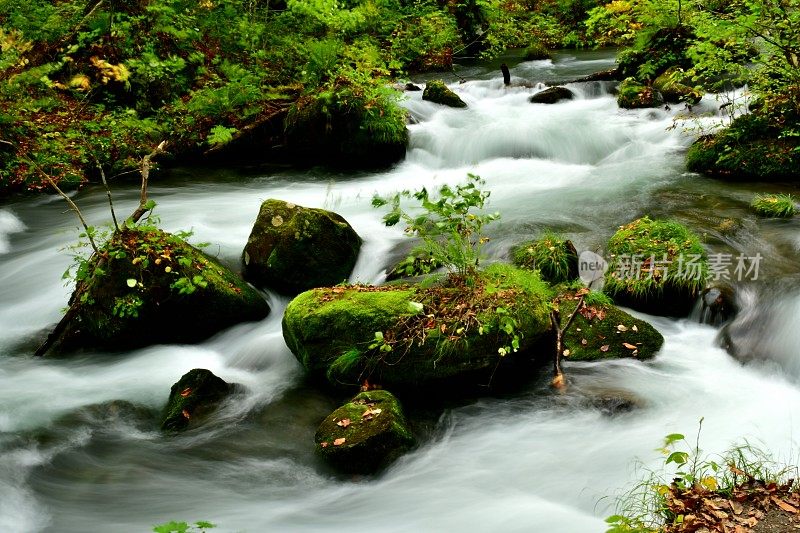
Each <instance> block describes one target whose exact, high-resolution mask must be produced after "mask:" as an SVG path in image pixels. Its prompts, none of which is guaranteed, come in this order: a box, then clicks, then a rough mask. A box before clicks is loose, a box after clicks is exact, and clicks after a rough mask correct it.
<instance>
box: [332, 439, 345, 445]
mask: <svg viewBox="0 0 800 533" xmlns="http://www.w3.org/2000/svg"><path fill="white" fill-rule="evenodd" d="M346 440H347V439H345V438H344V437H342V438H339V439H336V440H335V441H333V445H334V446H341V445H342V444H344V443H345V441H346Z"/></svg>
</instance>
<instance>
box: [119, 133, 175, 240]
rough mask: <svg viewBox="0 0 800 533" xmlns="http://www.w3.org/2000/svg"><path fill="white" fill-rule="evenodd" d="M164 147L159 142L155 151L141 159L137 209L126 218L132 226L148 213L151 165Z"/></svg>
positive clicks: (165, 144)
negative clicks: (148, 183) (140, 181)
mask: <svg viewBox="0 0 800 533" xmlns="http://www.w3.org/2000/svg"><path fill="white" fill-rule="evenodd" d="M166 147H167V141H161V143H160V144H159V145H158V146H156V148H155V150H153V151H152V152H150V153H149V154H147V155H146V156H144V157H143V158H142V164H141V166H140V167H139V168H140V170H139V171H140V172H141V174H142V188H141V193H140V195H139V207H137V208H136V210H135V211H134V212H133V214H131V216H130V217H129V218H128V220H129V221H131V222H133V223H134V224H135V223H136V222H139V219H141V218H142V217H143V216H144V214H145V213H147V212H148V211H150V209H149V208H148V207H147V182H148V180H149V179H150V169H151V168H152V165H153V158H154V157H156V156H158V155H161V154H163V153H164V151H165V149H166Z"/></svg>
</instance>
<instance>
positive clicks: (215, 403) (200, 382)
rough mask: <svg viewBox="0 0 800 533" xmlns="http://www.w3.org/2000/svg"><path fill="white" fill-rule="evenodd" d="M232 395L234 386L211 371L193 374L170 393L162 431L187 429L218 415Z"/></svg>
mask: <svg viewBox="0 0 800 533" xmlns="http://www.w3.org/2000/svg"><path fill="white" fill-rule="evenodd" d="M232 391H233V386H232V385H230V384H228V383H226V382H225V381H224V380H222V379H221V378H218V377H217V376H215V375H214V374H213V373H211V371H210V370H205V369H203V368H195V369H194V370H190V371H189V372H187V373H186V374H184V375H183V377H181V379H180V380H179V381H178V382H177V383H175V384H174V385H173V386H172V388H171V389H170V393H169V400H167V405H166V406H165V407H164V411H163V414H162V415H161V429H163V430H171V431H180V430H183V429H186V428H187V427H189V425H190V424H194V423H196V421H197V420H199V419H202V418H203V417H205V416H207V415H208V414H210V413H211V412H213V411H215V410H216V409H217V408H218V407H219V404H220V403H221V402H222V400H224V399H225V398H226V397H227V396H228V395H229V394H230V393H231V392H232Z"/></svg>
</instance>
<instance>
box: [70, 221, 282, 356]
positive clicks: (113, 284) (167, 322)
mask: <svg viewBox="0 0 800 533" xmlns="http://www.w3.org/2000/svg"><path fill="white" fill-rule="evenodd" d="M101 251H102V253H103V255H104V258H103V259H102V260H100V261H98V260H97V259H95V260H94V261H93V263H92V264H91V265H88V267H87V273H86V274H85V275H86V277H85V279H82V280H81V281H79V282H78V283H77V285H76V288H75V291H74V292H73V294H72V297H71V298H70V305H71V306H72V307H73V308H74V309H75V312H74V313H72V314H69V312H68V315H67V316H68V317H69V318H68V323H67V324H66V327H65V328H64V330H63V333H61V335H60V337H59V339H58V340H57V341H56V343H55V346H56V349H61V350H69V349H74V348H80V347H97V348H105V349H113V350H126V349H131V348H134V347H138V346H146V345H149V344H157V343H187V342H198V341H201V340H203V339H205V338H207V337H209V336H211V335H213V334H214V333H216V332H218V331H220V330H222V329H224V328H227V327H230V326H233V325H234V324H238V323H240V322H246V321H254V320H260V319H262V318H264V317H265V316H267V314H268V313H269V306H268V305H267V303H266V301H265V300H264V298H263V297H262V295H261V294H259V293H258V291H256V290H255V289H253V288H252V287H251V286H250V285H248V284H247V283H245V282H244V281H243V280H242V279H241V278H239V276H237V275H236V274H234V273H233V272H231V271H230V270H228V269H227V268H226V267H224V266H222V265H221V264H220V263H218V262H217V261H216V260H215V259H212V258H211V257H209V256H207V255H206V254H204V253H203V252H201V251H200V250H198V249H196V248H194V247H192V246H190V245H189V244H187V243H186V242H185V241H183V240H181V239H180V238H178V237H176V236H174V235H170V234H169V233H165V232H163V231H161V230H157V229H153V228H149V229H130V228H125V229H123V230H121V231H120V232H118V233H116V234H115V235H113V236H112V238H111V240H110V241H109V242H108V243H107V244H106V245H105V246H104V247H103V249H102V250H101Z"/></svg>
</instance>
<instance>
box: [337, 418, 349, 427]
mask: <svg viewBox="0 0 800 533" xmlns="http://www.w3.org/2000/svg"><path fill="white" fill-rule="evenodd" d="M336 425H337V426H339V427H341V428H346V427H347V426H349V425H350V419H349V418H343V419H341V420H339V421H338V422H336Z"/></svg>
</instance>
